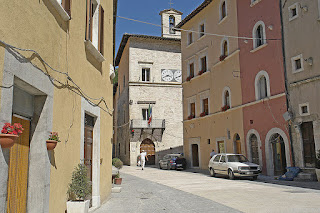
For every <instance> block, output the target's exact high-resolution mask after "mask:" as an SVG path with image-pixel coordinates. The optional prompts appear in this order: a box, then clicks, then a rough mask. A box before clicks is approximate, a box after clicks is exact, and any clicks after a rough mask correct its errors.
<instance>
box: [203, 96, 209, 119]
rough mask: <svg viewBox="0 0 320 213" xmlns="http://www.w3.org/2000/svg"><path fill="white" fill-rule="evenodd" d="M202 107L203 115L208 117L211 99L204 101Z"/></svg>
mask: <svg viewBox="0 0 320 213" xmlns="http://www.w3.org/2000/svg"><path fill="white" fill-rule="evenodd" d="M202 106H203V113H204V114H205V115H208V114H209V99H208V98H206V99H203V100H202Z"/></svg>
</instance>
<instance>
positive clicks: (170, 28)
mask: <svg viewBox="0 0 320 213" xmlns="http://www.w3.org/2000/svg"><path fill="white" fill-rule="evenodd" d="M171 20H173V26H171V24H172V23H171ZM175 26H176V17H175V16H174V15H170V16H169V34H170V35H175V34H176V31H175V30H174V29H172V28H174V27H175Z"/></svg>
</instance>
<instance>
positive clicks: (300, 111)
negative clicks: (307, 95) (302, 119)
mask: <svg viewBox="0 0 320 213" xmlns="http://www.w3.org/2000/svg"><path fill="white" fill-rule="evenodd" d="M302 107H307V109H308V112H307V113H303V112H302ZM299 115H300V116H308V115H310V107H309V103H308V102H307V103H303V104H299Z"/></svg>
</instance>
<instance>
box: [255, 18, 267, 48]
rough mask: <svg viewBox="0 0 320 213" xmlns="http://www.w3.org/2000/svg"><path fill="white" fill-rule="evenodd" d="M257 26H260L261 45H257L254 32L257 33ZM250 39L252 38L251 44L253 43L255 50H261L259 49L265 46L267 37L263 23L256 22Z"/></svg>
mask: <svg viewBox="0 0 320 213" xmlns="http://www.w3.org/2000/svg"><path fill="white" fill-rule="evenodd" d="M259 26H262V31H263V32H262V40H263V43H262V44H261V45H259V46H258V45H257V40H258V39H257V34H256V32H257V29H258V27H259ZM252 38H254V39H253V40H252V43H253V49H257V48H261V47H263V46H264V45H266V44H267V36H266V26H265V24H264V22H263V21H258V22H257V23H256V24H255V25H254V27H253V30H252Z"/></svg>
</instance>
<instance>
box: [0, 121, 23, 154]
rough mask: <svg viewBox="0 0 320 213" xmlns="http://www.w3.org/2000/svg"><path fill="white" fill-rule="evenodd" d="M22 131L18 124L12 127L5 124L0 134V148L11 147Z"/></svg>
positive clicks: (9, 124)
mask: <svg viewBox="0 0 320 213" xmlns="http://www.w3.org/2000/svg"><path fill="white" fill-rule="evenodd" d="M23 130H24V129H23V128H22V125H21V124H20V123H15V124H13V125H11V123H5V124H4V126H3V127H2V130H1V134H0V144H1V147H2V148H3V149H5V148H10V147H12V146H13V145H14V143H15V142H16V141H17V139H18V138H19V135H21V134H22V131H23Z"/></svg>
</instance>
